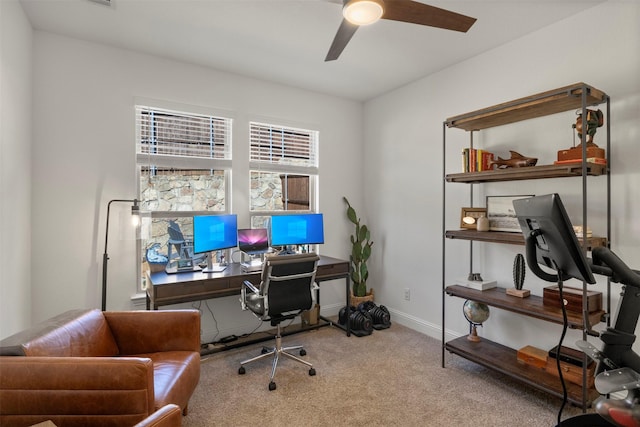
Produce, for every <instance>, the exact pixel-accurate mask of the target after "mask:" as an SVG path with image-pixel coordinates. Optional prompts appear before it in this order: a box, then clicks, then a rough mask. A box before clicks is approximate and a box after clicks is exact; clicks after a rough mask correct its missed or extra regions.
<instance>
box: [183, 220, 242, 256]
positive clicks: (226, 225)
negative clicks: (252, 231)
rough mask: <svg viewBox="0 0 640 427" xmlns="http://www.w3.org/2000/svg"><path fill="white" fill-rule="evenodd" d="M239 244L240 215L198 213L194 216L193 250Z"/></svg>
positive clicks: (222, 247) (209, 249) (213, 248)
mask: <svg viewBox="0 0 640 427" xmlns="http://www.w3.org/2000/svg"><path fill="white" fill-rule="evenodd" d="M236 246H238V216H237V215H235V214H229V215H197V216H194V217H193V251H194V252H195V253H203V252H212V251H219V250H222V249H228V248H233V247H236Z"/></svg>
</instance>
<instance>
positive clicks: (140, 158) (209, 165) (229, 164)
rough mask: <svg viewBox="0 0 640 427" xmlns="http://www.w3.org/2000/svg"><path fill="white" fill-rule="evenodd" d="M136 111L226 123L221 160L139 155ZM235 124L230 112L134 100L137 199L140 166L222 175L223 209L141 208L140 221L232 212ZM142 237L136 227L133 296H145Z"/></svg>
mask: <svg viewBox="0 0 640 427" xmlns="http://www.w3.org/2000/svg"><path fill="white" fill-rule="evenodd" d="M140 107H147V108H152V109H157V110H162V111H163V112H171V113H176V114H180V113H184V114H186V115H194V116H211V117H215V118H220V119H224V120H226V121H227V130H226V134H225V136H226V139H225V141H224V148H223V156H222V158H209V157H206V158H205V157H193V156H182V155H177V154H176V155H172V154H155V153H149V152H147V153H143V152H141V147H142V144H141V139H142V136H141V135H142V131H141V128H140V123H139V120H138V114H139V113H138V112H139V109H140ZM234 123H235V114H233V113H232V112H230V111H226V110H220V109H214V108H204V107H199V106H194V105H186V104H179V103H173V102H167V101H162V100H155V99H148V98H138V97H136V98H135V99H134V124H135V156H136V194H138V196H139V197H140V195H141V191H142V188H141V186H140V180H141V169H142V167H144V166H147V167H148V168H151V167H161V168H176V169H185V170H187V169H192V170H211V171H213V170H218V171H223V172H224V194H225V195H224V209H223V210H215V211H206V210H205V211H202V210H169V211H165V210H145V209H144V207H142V211H141V215H142V217H143V218H144V217H147V218H149V220H151V221H152V220H153V219H164V218H166V219H169V218H184V217H190V216H194V215H212V214H228V213H231V212H232V211H233V209H232V206H233V193H232V173H233V161H232V157H233V155H232V153H233V126H234ZM143 233H144V234H146V233H145V232H144V230H142V227H140V226H139V227H138V233H137V234H138V237H137V239H136V242H137V243H136V254H138V255H137V256H136V275H137V280H136V283H137V285H136V292H137V293H145V292H146V275H145V273H144V272H143V269H142V264H143V259H142V257H141V256H140V255H141V254H142V253H143V250H145V249H146V248H143Z"/></svg>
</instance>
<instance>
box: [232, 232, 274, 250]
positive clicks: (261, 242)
mask: <svg viewBox="0 0 640 427" xmlns="http://www.w3.org/2000/svg"><path fill="white" fill-rule="evenodd" d="M238 249H240V250H241V251H242V252H244V253H246V254H249V255H255V254H262V253H265V252H268V251H269V234H268V232H267V229H266V228H240V229H238Z"/></svg>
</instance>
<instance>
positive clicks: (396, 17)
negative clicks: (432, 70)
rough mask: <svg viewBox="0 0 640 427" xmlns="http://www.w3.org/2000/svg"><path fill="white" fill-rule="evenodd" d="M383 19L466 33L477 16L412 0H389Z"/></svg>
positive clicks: (386, 3)
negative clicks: (473, 16)
mask: <svg viewBox="0 0 640 427" xmlns="http://www.w3.org/2000/svg"><path fill="white" fill-rule="evenodd" d="M384 5H385V11H384V15H382V19H390V20H392V21H401V22H410V23H412V24H419V25H428V26H430V27H438V28H444V29H445V30H453V31H460V32H463V33H466V32H467V31H468V30H469V28H471V26H472V25H473V23H474V22H476V18H471V17H470V16H466V15H461V14H459V13H456V12H451V11H450V10H446V9H440V8H439V7H435V6H429V5H428V4H424V3H419V2H417V1H411V0H387V1H385V3H384Z"/></svg>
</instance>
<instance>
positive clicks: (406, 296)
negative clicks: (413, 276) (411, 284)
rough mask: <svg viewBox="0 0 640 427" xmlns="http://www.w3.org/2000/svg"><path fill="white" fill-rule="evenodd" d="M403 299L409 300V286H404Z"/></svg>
mask: <svg viewBox="0 0 640 427" xmlns="http://www.w3.org/2000/svg"><path fill="white" fill-rule="evenodd" d="M404 300H405V301H410V300H411V291H410V290H409V288H404Z"/></svg>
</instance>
